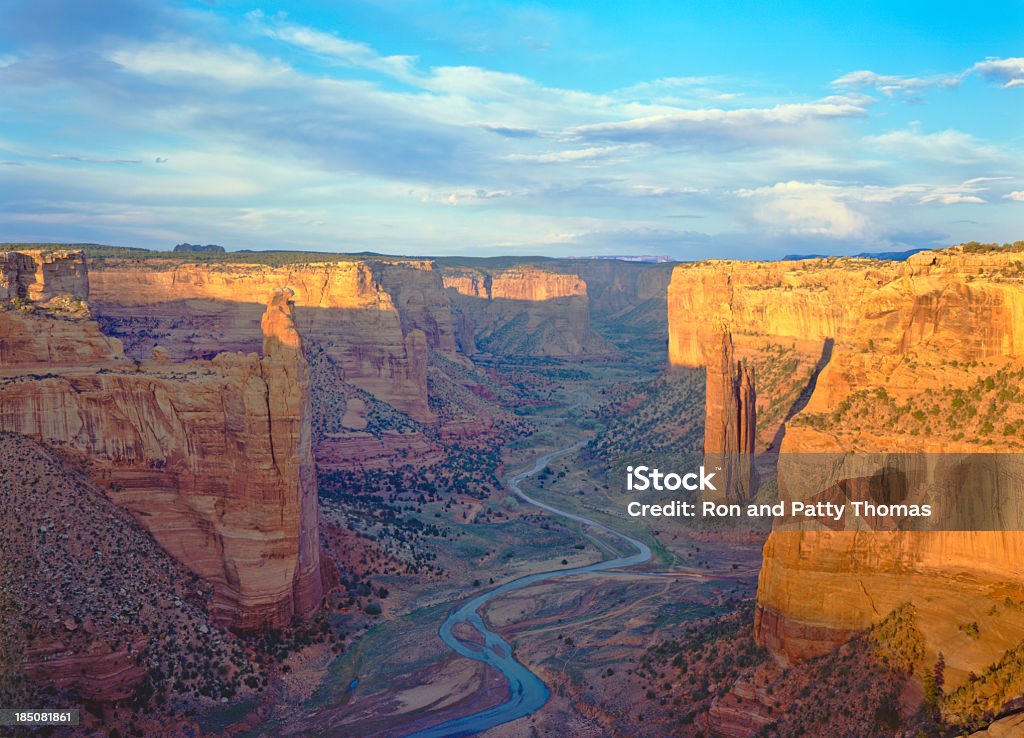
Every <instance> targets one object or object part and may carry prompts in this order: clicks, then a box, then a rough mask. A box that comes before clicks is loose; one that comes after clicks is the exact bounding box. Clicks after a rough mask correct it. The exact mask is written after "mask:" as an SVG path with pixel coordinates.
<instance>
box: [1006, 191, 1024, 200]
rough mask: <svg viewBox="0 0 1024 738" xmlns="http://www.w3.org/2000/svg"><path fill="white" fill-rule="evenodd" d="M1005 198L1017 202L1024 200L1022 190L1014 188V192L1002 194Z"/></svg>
mask: <svg viewBox="0 0 1024 738" xmlns="http://www.w3.org/2000/svg"><path fill="white" fill-rule="evenodd" d="M1003 197H1004V198H1006V199H1007V200H1016V201H1017V202H1024V190H1015V191H1014V192H1008V193H1007V194H1005V195H1003Z"/></svg>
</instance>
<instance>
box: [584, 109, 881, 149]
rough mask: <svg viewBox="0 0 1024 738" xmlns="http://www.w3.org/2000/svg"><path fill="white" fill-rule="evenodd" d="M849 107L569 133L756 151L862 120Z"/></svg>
mask: <svg viewBox="0 0 1024 738" xmlns="http://www.w3.org/2000/svg"><path fill="white" fill-rule="evenodd" d="M866 114H867V110H866V108H865V107H863V106H862V105H857V104H853V103H848V102H842V103H838V102H817V103H806V104H783V105H775V106H773V107H767V108H739V109H732V110H726V109H722V108H704V109H698V110H677V111H675V112H672V113H667V114H661V115H651V116H647V117H643V118H633V119H631V120H624V121H613V122H609V123H592V124H587V125H582V126H576V127H575V128H571V129H569V130H568V131H567V132H566V133H567V134H568V135H570V136H575V137H578V138H581V139H585V140H591V141H624V142H626V141H630V142H645V143H651V144H660V145H667V146H703V145H708V144H712V145H714V144H719V145H729V146H757V145H762V144H774V143H780V142H784V141H790V142H791V141H794V140H797V139H803V140H804V141H807V138H806V137H807V134H808V133H809V129H810V128H811V127H812V126H814V125H815V124H820V123H825V122H830V121H835V120H840V119H844V118H856V117H862V116H864V115H866Z"/></svg>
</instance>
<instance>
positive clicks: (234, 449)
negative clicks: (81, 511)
mask: <svg viewBox="0 0 1024 738" xmlns="http://www.w3.org/2000/svg"><path fill="white" fill-rule="evenodd" d="M263 324H264V327H265V330H266V334H265V354H266V355H265V356H264V358H263V359H260V358H259V357H258V356H256V355H254V354H250V355H242V354H220V355H218V356H217V357H216V358H215V359H214V360H212V361H193V362H183V363H170V362H168V361H166V360H162V361H153V362H142V363H141V364H138V365H136V364H135V363H133V362H129V361H126V360H124V358H123V356H122V354H121V353H120V351H119V346H118V345H117V344H116V343H113V342H112V343H110V344H108V345H106V351H105V352H103V351H102V350H101V349H102V348H103V344H102V342H101V341H97V340H95V339H96V336H97V334H98V330H97V327H96V325H95V323H93V322H91V321H87V320H84V319H81V318H77V317H67V316H61V315H59V314H51V313H49V312H45V311H37V312H34V313H32V312H25V311H22V310H18V309H11V308H10V307H9V306H4V309H2V310H0V335H2V336H4V337H5V340H6V341H8V342H9V343H12V344H16V345H18V346H21V347H22V349H21V350H20V352H19V354H18V357H19V360H20V363H11V362H6V363H5V365H3V366H0V430H4V431H12V432H15V433H20V434H24V435H27V436H31V437H34V438H37V439H40V440H43V441H46V442H47V443H50V444H52V445H55V446H59V447H62V448H64V449H66V450H67V451H70V452H77V453H80V454H82V455H83V456H85V457H86V458H87V459H88V460H89V462H90V465H91V467H92V469H93V474H94V476H95V477H96V478H97V479H98V480H100V481H101V482H102V483H103V484H104V486H106V487H107V489H108V493H109V495H110V497H111V498H112V499H113V500H114V501H115V502H117V503H118V504H120V505H122V506H124V507H126V508H127V509H128V510H130V511H131V512H132V513H133V514H134V515H135V516H136V517H137V519H138V520H139V522H140V523H142V525H143V526H144V527H145V528H146V529H147V530H149V532H150V533H151V534H152V535H153V536H154V538H156V540H157V541H158V542H159V543H160V544H161V545H162V546H163V547H164V548H165V549H166V550H167V551H168V552H169V553H171V554H172V555H173V556H175V557H176V558H178V559H179V560H181V561H182V562H184V563H185V564H187V565H188V566H189V567H190V568H191V569H193V570H194V571H195V572H197V573H198V574H199V575H200V576H202V577H203V578H204V579H206V580H208V581H210V582H211V583H213V585H214V591H215V597H214V602H213V605H212V615H213V617H214V618H215V619H216V620H217V621H218V622H221V623H225V624H230V625H232V626H234V627H237V628H240V629H250V628H258V627H262V626H264V625H268V624H269V625H274V626H281V625H284V624H286V623H287V622H288V621H289V620H290V619H291V617H292V616H293V615H295V614H305V613H308V612H310V611H311V610H312V609H313V608H314V607H316V605H317V604H318V603H319V601H320V598H321V595H322V586H321V583H320V570H319V541H318V529H317V499H316V494H317V492H316V481H315V477H314V472H313V465H312V459H311V456H310V437H309V436H310V430H309V415H310V413H309V396H308V369H307V368H306V366H305V358H304V356H303V353H302V349H301V341H300V340H299V336H298V332H297V330H296V328H295V324H294V320H293V319H292V308H291V306H290V304H289V303H288V301H287V299H286V297H285V296H284V295H282V294H281V293H277V294H275V296H274V297H273V298H272V299H271V302H270V305H269V306H268V308H267V312H266V316H265V319H264V321H263ZM55 326H59V330H58V329H57V327H55ZM76 332H78V333H79V335H80V336H81V337H82V339H83V341H84V342H85V343H86V344H87V345H90V346H93V347H94V353H93V354H92V355H91V359H93V361H91V363H83V362H81V361H80V356H79V355H78V354H76V353H74V352H72V353H71V354H70V356H63V357H62V356H60V355H59V351H58V350H56V349H54V348H52V347H48V346H45V345H44V341H43V340H42V339H40V338H39V337H40V336H44V337H45V336H49V335H57V336H60V337H61V339H62V341H64V342H65V343H69V342H73V341H72V338H73V336H74V334H75V333H76ZM26 336H33V337H34V338H33V339H32V340H28V339H26V338H24V337H26ZM27 346H36V347H42V349H43V350H42V351H41V353H40V354H39V355H37V356H36V357H34V359H35V361H32V359H33V357H31V356H28V355H27V351H26V350H25V348H24V347H27ZM40 365H44V366H45V371H40V369H39V367H40Z"/></svg>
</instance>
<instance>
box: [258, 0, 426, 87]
mask: <svg viewBox="0 0 1024 738" xmlns="http://www.w3.org/2000/svg"><path fill="white" fill-rule="evenodd" d="M246 17H247V18H248V19H249V20H250V21H251V22H253V23H254V24H256V26H257V28H259V29H260V31H261V32H262V33H263V34H264V35H265V36H267V37H269V38H273V39H276V40H278V41H283V42H285V43H288V44H291V45H293V46H298V47H299V48H302V49H305V50H307V51H310V52H312V53H314V54H319V55H321V56H325V57H329V58H331V59H333V60H335V61H337V62H340V63H342V64H345V65H348V66H353V67H362V68H364V69H372V70H374V71H378V72H383V73H384V74H388V75H391V76H393V77H397V78H400V79H408V78H410V77H411V76H412V75H413V68H414V66H415V64H416V57H415V56H402V55H396V56H382V55H380V54H378V53H377V52H376V51H375V50H374V49H373V47H371V46H370V45H369V44H364V43H362V42H360V41H350V40H348V39H344V38H341V37H340V36H337V35H335V34H332V33H325V32H324V31H319V30H317V29H315V28H310V27H308V26H300V25H297V24H294V23H288V22H287V21H285V20H284V18H283V17H282V16H280V15H277V16H272V17H267V16H266V15H265V14H264V13H263V11H261V10H253V11H251V12H249V13H247V14H246Z"/></svg>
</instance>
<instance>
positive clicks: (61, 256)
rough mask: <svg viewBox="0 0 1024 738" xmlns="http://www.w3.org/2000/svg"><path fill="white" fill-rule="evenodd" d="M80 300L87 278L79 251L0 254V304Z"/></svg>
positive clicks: (82, 297) (83, 257) (85, 293)
mask: <svg viewBox="0 0 1024 738" xmlns="http://www.w3.org/2000/svg"><path fill="white" fill-rule="evenodd" d="M60 295H67V296H69V297H74V298H78V299H80V300H84V299H85V298H87V297H88V296H89V277H88V274H87V272H86V267H85V256H84V255H83V254H82V252H81V251H0V300H13V299H15V298H20V299H23V300H32V301H35V302H46V301H48V300H51V299H53V298H55V297H58V296H60Z"/></svg>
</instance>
